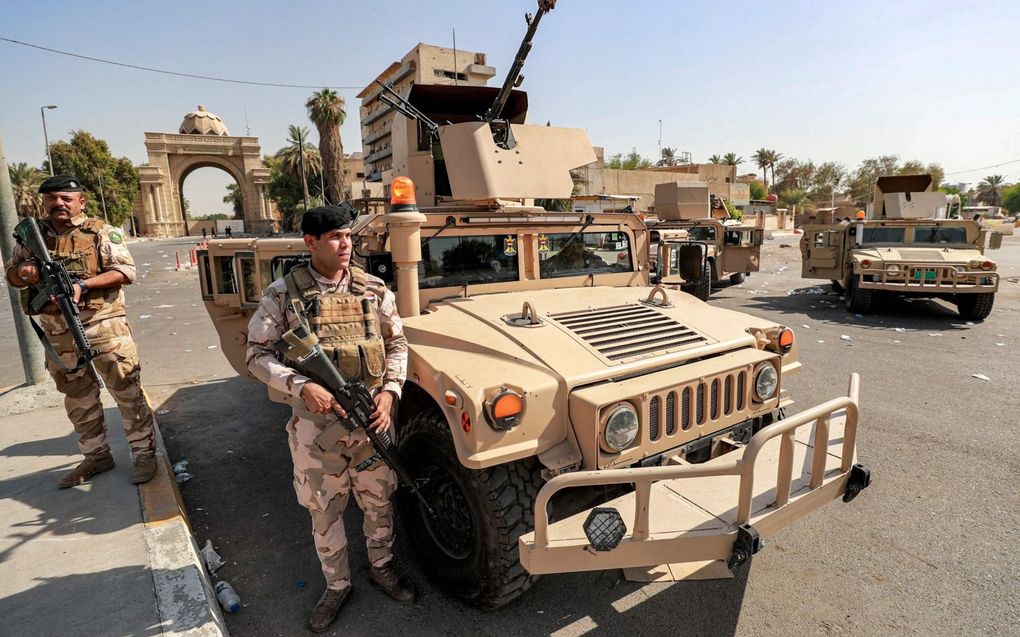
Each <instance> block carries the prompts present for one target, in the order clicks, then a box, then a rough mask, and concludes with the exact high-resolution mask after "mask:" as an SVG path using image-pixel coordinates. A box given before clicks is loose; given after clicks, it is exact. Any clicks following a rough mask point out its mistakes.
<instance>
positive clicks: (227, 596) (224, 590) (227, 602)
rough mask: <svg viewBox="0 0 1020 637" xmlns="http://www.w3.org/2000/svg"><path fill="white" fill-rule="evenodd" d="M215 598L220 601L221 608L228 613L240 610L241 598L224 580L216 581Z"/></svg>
mask: <svg viewBox="0 0 1020 637" xmlns="http://www.w3.org/2000/svg"><path fill="white" fill-rule="evenodd" d="M215 590H216V599H217V600H218V601H219V602H220V606H222V607H223V610H225V611H227V612H228V613H236V612H237V611H239V610H241V598H240V597H238V596H237V591H235V590H234V587H233V586H231V585H230V584H229V583H227V582H226V581H219V582H216V586H215Z"/></svg>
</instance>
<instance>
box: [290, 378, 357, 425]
mask: <svg viewBox="0 0 1020 637" xmlns="http://www.w3.org/2000/svg"><path fill="white" fill-rule="evenodd" d="M301 400H303V401H305V407H306V408H307V409H308V411H310V412H312V413H313V414H328V413H329V412H331V411H334V412H336V414H337V415H338V416H340V417H341V418H344V417H346V416H347V412H346V411H344V408H343V407H341V406H340V403H338V402H336V398H334V397H333V394H331V393H329V391H328V390H327V389H326V388H325V387H323V386H322V385H319V384H318V383H313V382H311V381H308V382H306V383H305V384H304V386H303V387H302V388H301Z"/></svg>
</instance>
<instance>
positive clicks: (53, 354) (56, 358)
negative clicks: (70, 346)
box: [28, 316, 82, 373]
mask: <svg viewBox="0 0 1020 637" xmlns="http://www.w3.org/2000/svg"><path fill="white" fill-rule="evenodd" d="M28 322H29V323H31V324H32V330H33V331H34V332H35V335H36V336H38V337H39V342H41V343H42V346H43V349H45V350H46V355H47V356H49V357H50V360H52V361H53V363H54V364H55V365H56V366H57V367H59V368H60V369H62V370H63V371H65V372H72V373H73V372H76V371H78V370H79V369H81V368H82V365H81V363H80V361H81V359H80V358H79V364H78V366H77V367H75V368H74V369H68V367H67V365H65V364H64V361H62V360H61V359H60V355H59V354H57V351H56V350H55V349H53V345H52V344H51V343H50V340H49V339H48V338H46V332H44V331H43V329H42V328H41V327H39V325H38V324H37V323H36V322H35V319H33V318H32V317H31V316H29V317H28Z"/></svg>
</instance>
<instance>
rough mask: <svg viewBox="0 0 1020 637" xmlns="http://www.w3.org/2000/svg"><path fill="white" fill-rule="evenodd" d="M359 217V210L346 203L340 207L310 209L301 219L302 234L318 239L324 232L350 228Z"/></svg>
mask: <svg viewBox="0 0 1020 637" xmlns="http://www.w3.org/2000/svg"><path fill="white" fill-rule="evenodd" d="M357 216H358V209H357V208H355V207H354V206H353V205H351V204H350V203H349V202H347V201H345V202H343V203H341V204H340V205H339V206H319V207H317V208H310V209H309V210H308V211H307V212H306V213H305V214H304V216H302V217H301V232H302V233H304V234H310V235H312V236H313V237H318V236H320V235H321V234H322V233H324V232H329V231H330V230H338V229H343V228H350V227H351V225H352V224H353V223H354V220H355V219H356V218H357Z"/></svg>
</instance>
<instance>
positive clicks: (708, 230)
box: [687, 226, 715, 241]
mask: <svg viewBox="0 0 1020 637" xmlns="http://www.w3.org/2000/svg"><path fill="white" fill-rule="evenodd" d="M687 236H688V237H690V239H691V241H715V228H714V227H712V226H708V227H700V228H691V229H690V230H688V231H687Z"/></svg>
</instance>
